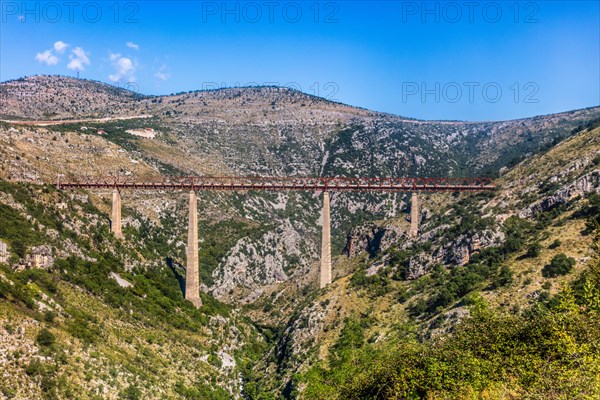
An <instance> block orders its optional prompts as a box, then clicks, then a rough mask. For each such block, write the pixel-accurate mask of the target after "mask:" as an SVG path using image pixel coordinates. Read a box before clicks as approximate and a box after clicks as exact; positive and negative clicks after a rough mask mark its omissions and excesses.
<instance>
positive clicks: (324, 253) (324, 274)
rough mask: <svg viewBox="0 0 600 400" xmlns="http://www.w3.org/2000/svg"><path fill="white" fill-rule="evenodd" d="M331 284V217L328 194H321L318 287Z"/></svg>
mask: <svg viewBox="0 0 600 400" xmlns="http://www.w3.org/2000/svg"><path fill="white" fill-rule="evenodd" d="M330 283H331V215H330V211H329V192H323V232H322V236H321V269H320V270H319V287H320V288H324V287H325V286H327V285H329V284H330Z"/></svg>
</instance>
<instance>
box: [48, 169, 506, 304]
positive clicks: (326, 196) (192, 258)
mask: <svg viewBox="0 0 600 400" xmlns="http://www.w3.org/2000/svg"><path fill="white" fill-rule="evenodd" d="M57 187H58V188H59V189H67V188H82V189H113V192H112V216H111V231H112V232H113V234H114V235H115V237H116V238H118V239H122V238H123V232H122V230H121V192H120V191H121V190H122V189H134V190H135V189H138V190H189V191H190V198H189V217H188V246H187V260H186V277H185V298H186V300H189V301H190V302H192V304H194V306H196V307H200V306H201V305H202V300H201V299H200V276H199V267H198V209H197V207H198V205H197V203H198V199H197V196H196V192H197V191H202V190H215V191H246V190H270V191H290V190H296V191H315V192H323V209H322V215H323V224H322V236H321V266H320V270H319V287H321V288H323V287H325V286H327V285H328V284H329V283H331V225H330V222H331V214H330V207H329V200H330V192H334V191H335V192H409V193H412V198H411V218H410V231H409V234H410V236H411V237H414V236H415V235H417V233H418V230H419V208H418V193H423V192H480V191H492V190H494V189H495V188H496V185H495V184H494V182H493V181H492V180H491V179H489V178H286V177H176V178H175V177H164V178H146V179H143V180H135V179H133V178H129V177H84V178H77V179H73V180H70V181H65V182H60V178H59V181H58V182H57Z"/></svg>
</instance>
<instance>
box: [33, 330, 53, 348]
mask: <svg viewBox="0 0 600 400" xmlns="http://www.w3.org/2000/svg"><path fill="white" fill-rule="evenodd" d="M35 341H36V342H37V344H39V345H40V346H45V347H50V346H52V345H53V344H54V343H55V342H56V336H54V334H53V333H52V332H50V331H49V330H48V329H46V328H44V329H42V330H41V331H40V332H39V333H38V335H37V336H36V338H35Z"/></svg>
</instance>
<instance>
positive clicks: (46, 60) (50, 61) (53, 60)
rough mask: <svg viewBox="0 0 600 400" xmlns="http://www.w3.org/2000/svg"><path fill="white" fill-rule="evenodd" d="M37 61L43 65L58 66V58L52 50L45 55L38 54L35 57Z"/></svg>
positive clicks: (44, 53)
mask: <svg viewBox="0 0 600 400" xmlns="http://www.w3.org/2000/svg"><path fill="white" fill-rule="evenodd" d="M35 59H36V60H37V61H38V62H41V63H42V64H46V65H56V64H58V57H56V56H55V55H54V54H52V51H51V50H46V51H44V52H43V53H37V54H36V55H35Z"/></svg>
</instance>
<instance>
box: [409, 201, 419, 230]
mask: <svg viewBox="0 0 600 400" xmlns="http://www.w3.org/2000/svg"><path fill="white" fill-rule="evenodd" d="M409 233H410V237H415V236H417V234H418V233H419V200H418V198H417V194H416V193H414V192H413V194H412V198H411V200H410V232H409Z"/></svg>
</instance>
